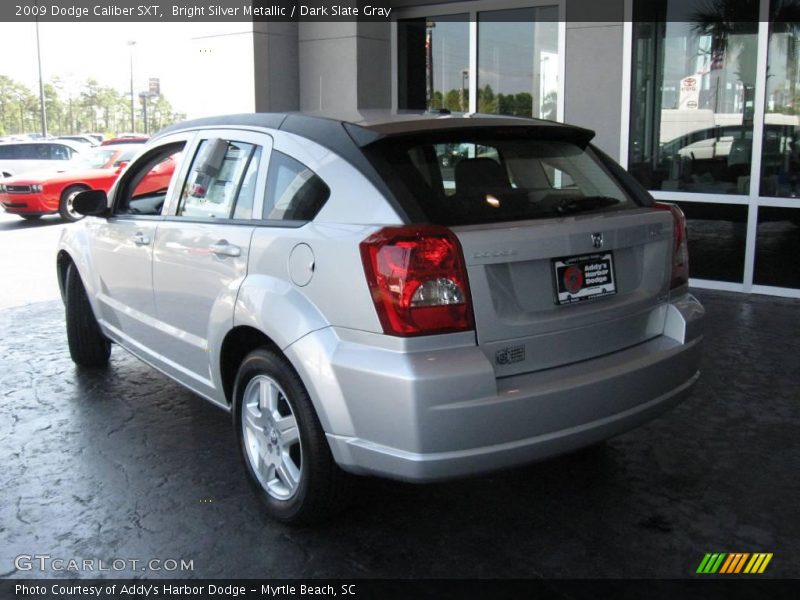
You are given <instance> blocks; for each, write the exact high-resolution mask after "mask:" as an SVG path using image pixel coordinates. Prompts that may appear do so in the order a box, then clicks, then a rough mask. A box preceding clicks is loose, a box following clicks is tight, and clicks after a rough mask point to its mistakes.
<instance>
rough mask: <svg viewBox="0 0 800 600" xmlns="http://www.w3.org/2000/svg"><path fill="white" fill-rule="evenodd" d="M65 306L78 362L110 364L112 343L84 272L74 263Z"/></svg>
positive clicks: (69, 270) (69, 338) (97, 365)
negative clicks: (88, 292) (102, 328)
mask: <svg viewBox="0 0 800 600" xmlns="http://www.w3.org/2000/svg"><path fill="white" fill-rule="evenodd" d="M64 306H65V311H66V321H67V342H68V344H69V354H70V356H71V357H72V360H73V361H74V362H75V364H77V365H80V366H81V367H87V368H90V369H97V368H100V367H104V366H106V365H107V364H108V357H109V356H110V355H111V343H110V342H109V341H108V339H107V338H106V337H105V336H104V335H103V332H102V331H100V326H99V325H98V324H97V319H96V318H95V316H94V312H93V311H92V305H91V304H90V303H89V298H88V297H87V296H86V288H84V287H83V282H82V281H81V276H80V274H79V273H78V269H77V268H76V267H75V265H74V264H70V265H69V267H67V277H66V291H65V294H64Z"/></svg>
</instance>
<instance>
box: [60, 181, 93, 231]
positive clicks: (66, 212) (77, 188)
mask: <svg viewBox="0 0 800 600" xmlns="http://www.w3.org/2000/svg"><path fill="white" fill-rule="evenodd" d="M88 189H89V188H87V187H86V186H83V185H71V186H69V187H68V188H67V189H65V190H64V191H63V192H61V201H60V202H59V203H58V214H59V215H61V218H62V219H64V220H65V221H68V222H70V223H74V222H75V221H80V220H81V219H82V218H83V215H82V214H80V213H77V212H75V209H74V208H73V206H72V204H73V202H74V201H75V196H77V195H78V194H80V193H81V192H84V191H86V190H88Z"/></svg>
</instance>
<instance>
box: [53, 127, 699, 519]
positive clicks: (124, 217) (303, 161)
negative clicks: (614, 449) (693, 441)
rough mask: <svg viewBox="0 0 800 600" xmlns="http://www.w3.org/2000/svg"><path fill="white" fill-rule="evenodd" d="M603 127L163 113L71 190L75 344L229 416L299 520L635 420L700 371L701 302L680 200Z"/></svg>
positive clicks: (61, 260)
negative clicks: (76, 191)
mask: <svg viewBox="0 0 800 600" xmlns="http://www.w3.org/2000/svg"><path fill="white" fill-rule="evenodd" d="M592 136H593V133H592V132H591V131H588V130H586V129H581V128H578V127H571V126H567V125H562V124H557V123H551V122H547V121H538V120H530V119H518V118H507V117H490V116H486V115H468V116H466V115H465V116H457V115H440V114H433V113H418V114H390V113H374V114H361V115H359V116H357V117H356V118H355V119H350V120H343V119H334V118H329V117H326V118H323V117H319V116H311V115H303V114H292V113H289V114H255V115H252V114H251V115H233V116H225V117H218V118H208V119H202V120H196V121H190V122H186V123H182V124H179V125H175V126H172V127H169V128H168V129H166V130H164V131H162V132H160V133H159V134H158V135H157V136H155V137H154V138H153V139H152V140H151V141H150V142H149V143H148V144H147V145H146V146H145V147H144V148H143V150H142V151H141V152H140V154H139V156H138V157H137V158H136V159H134V161H133V162H132V163H131V164H130V165H129V167H128V168H127V170H126V171H125V172H124V173H123V174H122V175H121V176H120V178H119V180H118V181H117V183H116V184H115V186H114V187H113V188H112V189H111V190H110V192H109V193H108V196H106V194H105V193H104V192H102V191H89V192H84V193H82V194H81V195H80V196H78V197H77V198H76V199H75V209H76V210H77V211H79V212H81V213H82V214H85V215H88V216H89V217H90V218H87V219H84V220H83V221H81V222H80V223H78V224H75V225H74V226H70V227H68V228H66V229H65V231H64V234H63V237H62V239H61V242H60V247H59V251H58V274H59V283H60V285H61V290H62V293H63V297H64V301H65V305H66V322H67V333H68V339H69V348H70V352H71V355H72V357H73V359H74V360H75V362H76V363H78V364H79V365H82V366H85V367H99V366H102V365H104V364H106V363H107V361H108V358H109V352H110V343H111V342H114V343H117V344H119V345H120V346H122V347H123V348H125V349H126V350H128V351H129V352H131V353H133V354H134V355H136V356H138V357H139V358H141V359H142V360H144V361H145V362H147V363H149V364H150V365H152V366H153V367H155V368H157V369H159V370H160V371H162V372H164V373H166V374H167V375H168V376H170V377H172V378H173V379H175V380H176V381H178V382H180V383H182V384H183V385H185V386H186V387H187V388H189V389H191V390H193V391H194V392H196V393H197V394H198V395H200V396H203V397H204V398H206V399H208V400H210V401H211V402H213V403H215V404H218V405H219V406H221V407H223V408H225V409H227V410H230V412H231V413H232V415H233V422H234V428H235V431H236V439H237V440H238V444H239V447H240V452H241V456H242V458H243V462H244V465H245V468H246V471H247V475H248V477H249V478H250V480H251V481H252V483H253V485H254V489H255V490H256V491H257V493H258V494H259V496H260V497H261V498H262V499H263V501H264V503H265V505H266V508H267V510H268V512H269V513H270V514H271V515H272V516H273V517H274V518H276V519H279V520H281V521H285V522H296V523H297V522H309V521H314V520H319V519H321V518H323V517H325V516H326V515H329V514H330V513H331V511H333V510H334V509H335V508H337V507H338V506H340V505H341V504H342V502H343V498H345V497H346V496H347V491H348V488H349V483H350V480H351V477H350V475H349V474H374V475H381V476H385V477H392V478H397V479H402V480H406V481H417V482H420V481H431V480H440V479H446V478H451V477H462V476H469V475H475V474H477V473H484V472H488V471H492V470H496V469H502V468H506V467H510V466H513V465H519V464H523V463H526V462H530V461H534V460H539V459H542V458H545V457H548V456H553V455H556V454H560V453H563V452H567V451H570V450H573V449H576V448H579V447H582V446H586V445H589V444H593V443H596V442H598V441H600V440H603V439H605V438H608V437H610V436H613V435H615V434H618V433H620V432H623V431H626V430H628V429H631V428H633V427H635V426H637V425H639V424H641V423H643V422H645V421H647V420H649V419H651V418H653V417H655V416H656V415H658V414H660V413H661V412H663V411H665V410H666V409H668V408H670V407H672V406H674V405H675V404H677V403H678V402H680V401H681V400H682V399H683V398H685V397H686V394H687V393H688V391H689V390H690V388H691V387H692V385H693V384H694V383H695V382H696V380H697V378H698V376H699V370H698V364H699V358H700V346H701V341H702V328H701V325H702V320H703V308H702V306H701V305H700V304H699V303H698V302H697V300H696V299H695V298H694V297H693V296H692V295H691V294H689V293H688V290H687V285H688V264H687V260H688V257H687V242H686V228H685V221H684V218H683V215H682V213H681V211H680V210H679V209H678V208H677V207H675V206H671V205H668V204H661V203H657V202H654V201H653V200H652V198H651V197H650V196H649V195H648V194H647V192H645V191H644V190H643V189H642V188H641V187H640V186H639V185H638V184H637V183H636V182H635V181H634V180H632V179H631V177H630V176H629V175H627V174H626V173H625V172H624V171H623V170H622V169H621V168H620V167H619V166H618V165H617V164H616V163H614V162H613V161H612V160H611V159H609V158H608V157H607V156H606V155H605V154H603V153H602V152H601V151H599V150H598V149H597V148H595V147H593V146H592V145H591V144H590V140H591V138H592ZM170 161H171V162H170ZM165 164H172V165H175V166H174V170H173V172H172V175H171V178H167V179H168V183H164V184H163V185H161V186H156V185H153V182H154V181H158V178H159V177H162V172H165V171H164V165H165ZM165 186H166V187H165Z"/></svg>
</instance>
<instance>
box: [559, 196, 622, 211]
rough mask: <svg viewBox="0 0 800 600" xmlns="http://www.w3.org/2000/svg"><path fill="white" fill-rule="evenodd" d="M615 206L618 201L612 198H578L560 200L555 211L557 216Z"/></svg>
mask: <svg viewBox="0 0 800 600" xmlns="http://www.w3.org/2000/svg"><path fill="white" fill-rule="evenodd" d="M615 204H619V199H617V198H612V197H611V196H582V197H580V198H570V199H569V200H562V201H561V202H559V203H558V205H557V206H556V211H557V212H558V213H559V214H562V215H568V214H572V213H578V212H585V211H589V210H596V209H598V208H605V207H606V206H613V205H615Z"/></svg>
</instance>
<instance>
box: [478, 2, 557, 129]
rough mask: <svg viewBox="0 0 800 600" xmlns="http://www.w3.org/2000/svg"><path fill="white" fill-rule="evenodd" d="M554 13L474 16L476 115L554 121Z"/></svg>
mask: <svg viewBox="0 0 800 600" xmlns="http://www.w3.org/2000/svg"><path fill="white" fill-rule="evenodd" d="M557 20H558V7H556V6H546V7H540V8H521V9H513V10H493V11H485V12H479V13H478V112H482V113H495V114H501V115H514V116H518V117H536V118H540V119H550V120H556V114H557V107H558V71H559V65H558V24H557V23H556V21H557Z"/></svg>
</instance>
